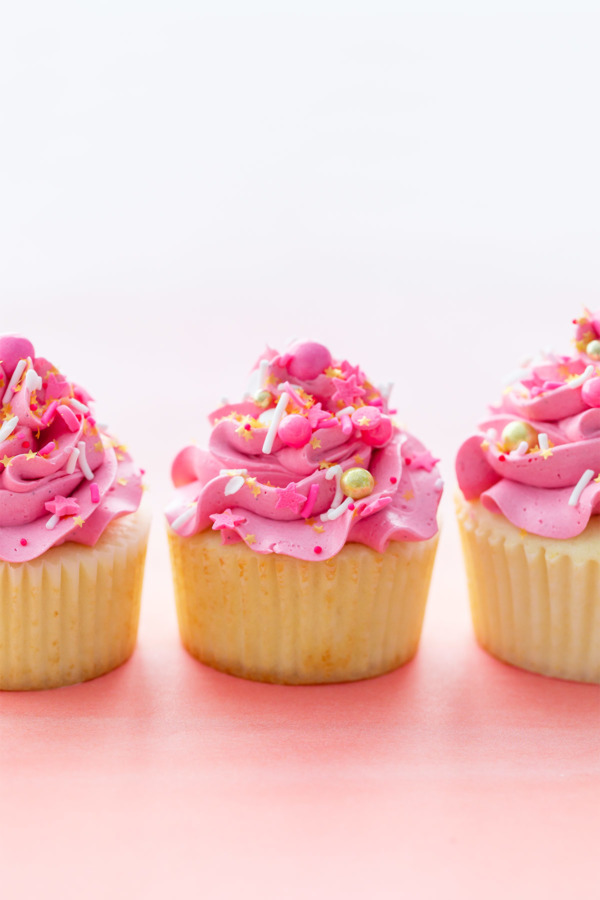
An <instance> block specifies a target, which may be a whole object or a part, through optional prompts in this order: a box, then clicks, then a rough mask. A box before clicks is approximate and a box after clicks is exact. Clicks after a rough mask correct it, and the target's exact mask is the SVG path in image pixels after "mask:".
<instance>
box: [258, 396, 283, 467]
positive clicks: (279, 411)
mask: <svg viewBox="0 0 600 900" xmlns="http://www.w3.org/2000/svg"><path fill="white" fill-rule="evenodd" d="M289 399H290V395H289V394H287V393H286V392H285V391H284V392H283V394H282V395H281V397H280V398H279V400H278V401H277V406H276V407H275V413H274V414H273V418H272V419H271V424H270V425H269V430H268V431H267V436H266V438H265V442H264V444H263V448H262V452H263V453H270V452H271V450H272V449H273V444H274V442H275V435H276V434H277V429H278V427H279V423H280V422H281V420H282V419H283V417H284V415H285V408H286V406H287V405H288V401H289Z"/></svg>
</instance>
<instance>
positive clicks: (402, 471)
mask: <svg viewBox="0 0 600 900" xmlns="http://www.w3.org/2000/svg"><path fill="white" fill-rule="evenodd" d="M280 416H281V419H280V421H279V423H278V420H279V417H280ZM301 420H303V421H301ZM210 422H211V424H212V426H213V427H212V432H211V436H210V441H209V449H208V451H205V450H200V449H198V448H197V447H194V446H191V447H186V448H184V449H183V450H182V451H181V452H180V453H179V454H178V455H177V457H176V459H175V461H174V463H173V467H172V477H173V481H174V484H175V486H176V489H177V490H176V498H175V500H174V502H173V503H172V504H171V505H170V507H169V508H168V510H167V519H168V521H169V523H170V525H171V527H173V528H174V529H175V530H176V531H177V532H178V533H179V534H180V535H181V536H184V537H186V536H190V535H193V534H197V533H199V532H201V531H203V530H205V529H207V528H211V527H212V528H213V529H218V530H220V531H221V534H222V539H223V543H234V542H237V541H240V540H243V541H245V542H246V544H247V545H248V546H249V547H251V548H252V550H254V551H255V552H257V553H279V554H284V555H287V556H292V557H295V558H297V559H307V560H315V559H328V558H330V557H332V556H334V555H335V554H336V553H338V552H339V551H340V550H341V548H342V547H343V546H344V544H345V543H346V542H347V541H356V542H359V543H362V544H366V545H367V546H369V547H372V548H373V549H375V550H378V551H380V552H382V551H383V550H385V548H386V546H387V544H388V541H390V540H395V541H419V540H426V539H427V538H430V537H432V536H433V535H434V534H435V533H436V531H437V522H436V512H437V507H438V504H439V500H440V495H441V491H442V483H441V479H440V478H439V473H438V471H437V469H436V465H435V464H436V462H437V460H436V459H434V458H433V457H432V456H431V454H430V453H429V452H428V451H426V450H425V448H424V446H423V445H422V444H421V443H420V442H419V441H418V440H417V439H416V438H414V437H412V436H411V435H409V434H407V433H406V432H405V431H403V430H401V429H400V428H398V427H397V426H396V425H395V424H393V422H392V420H391V417H390V411H389V409H388V402H387V398H386V397H385V396H384V393H382V391H380V390H378V389H377V388H375V387H374V386H373V385H372V384H371V383H370V382H369V381H368V380H367V378H366V376H365V375H364V374H363V372H361V370H360V369H359V367H358V366H351V365H350V364H349V363H348V362H347V361H341V362H340V361H336V360H333V359H332V358H331V355H330V353H329V351H328V350H327V349H326V348H325V347H323V346H322V345H320V344H314V343H301V344H297V345H296V346H294V347H292V348H291V349H290V351H288V352H287V353H285V354H283V355H279V354H278V353H276V352H275V351H273V350H267V351H266V352H265V353H264V354H263V356H262V357H261V359H260V360H259V361H258V363H257V365H256V366H255V368H254V369H253V372H252V374H251V386H250V391H249V395H248V396H247V398H246V399H245V400H243V401H242V402H240V403H235V404H230V405H226V406H223V407H221V408H220V409H217V410H216V411H215V412H214V413H213V414H212V415H211V416H210ZM271 441H272V446H271ZM349 469H359V470H367V472H369V473H370V475H371V476H372V481H371V480H370V479H369V476H368V475H365V473H364V472H362V471H361V472H359V473H358V476H359V478H360V477H361V476H363V480H364V479H366V480H367V481H369V483H370V484H371V490H370V492H369V493H368V495H367V496H364V495H363V496H362V497H361V498H360V499H354V500H353V499H352V496H345V495H344V490H345V489H344V488H343V485H344V482H343V479H342V476H343V473H345V472H347V471H348V470H349ZM354 474H356V473H354Z"/></svg>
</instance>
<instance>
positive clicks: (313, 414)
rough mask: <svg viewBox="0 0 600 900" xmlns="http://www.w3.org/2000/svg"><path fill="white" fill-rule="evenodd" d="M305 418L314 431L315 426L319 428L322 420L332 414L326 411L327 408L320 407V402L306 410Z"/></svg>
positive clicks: (329, 417)
mask: <svg viewBox="0 0 600 900" xmlns="http://www.w3.org/2000/svg"><path fill="white" fill-rule="evenodd" d="M306 418H307V419H308V421H309V422H310V427H311V428H312V429H313V431H315V430H316V429H317V428H321V427H322V425H323V422H324V421H326V420H327V419H331V418H332V416H331V413H330V412H327V410H325V409H323V408H322V407H321V404H320V403H315V405H314V406H311V408H310V409H309V410H308V412H307V414H306ZM334 424H335V422H334Z"/></svg>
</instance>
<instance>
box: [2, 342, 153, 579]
mask: <svg viewBox="0 0 600 900" xmlns="http://www.w3.org/2000/svg"><path fill="white" fill-rule="evenodd" d="M91 399H92V398H91V397H90V395H89V394H88V393H87V392H86V391H85V390H84V389H83V388H81V387H79V386H78V385H76V384H74V383H73V382H70V381H67V379H66V378H64V376H63V375H61V374H60V372H59V371H58V369H56V368H55V367H54V366H53V365H52V364H51V363H49V362H48V360H46V359H44V358H42V357H36V355H35V351H34V348H33V345H32V344H31V343H30V341H28V340H27V339H26V338H23V337H19V336H16V335H3V336H0V559H1V560H3V561H5V562H28V561H29V560H32V559H36V558H37V557H38V556H40V555H41V554H42V553H44V552H45V551H46V550H48V549H49V548H50V547H54V546H57V545H59V544H62V543H64V542H65V541H75V542H77V543H80V544H87V545H88V546H92V545H94V544H95V543H96V541H97V540H98V538H99V537H100V535H101V534H102V533H103V531H104V530H105V529H106V528H107V526H108V525H109V524H110V522H111V521H112V520H113V519H115V518H117V517H118V516H122V515H125V514H126V513H130V512H135V510H136V509H137V508H138V506H139V504H140V500H141V495H142V485H141V473H140V472H139V470H138V469H137V468H136V467H135V465H134V463H133V461H132V459H131V457H130V456H129V455H128V454H127V452H126V450H125V448H124V447H122V446H120V445H119V444H118V442H117V441H115V440H113V438H112V437H110V435H108V434H106V433H105V432H104V431H102V430H101V428H100V427H99V426H98V424H97V423H96V421H95V419H94V418H93V415H92V408H91Z"/></svg>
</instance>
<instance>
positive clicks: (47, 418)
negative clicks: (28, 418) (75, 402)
mask: <svg viewBox="0 0 600 900" xmlns="http://www.w3.org/2000/svg"><path fill="white" fill-rule="evenodd" d="M57 409H58V400H53V401H52V403H51V404H50V406H49V407H48V409H47V410H46V412H45V413H44V415H43V416H42V418H41V419H40V422H41V423H42V425H48V424H49V422H50V420H51V419H52V418H54V414H55V413H56V410H57Z"/></svg>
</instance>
